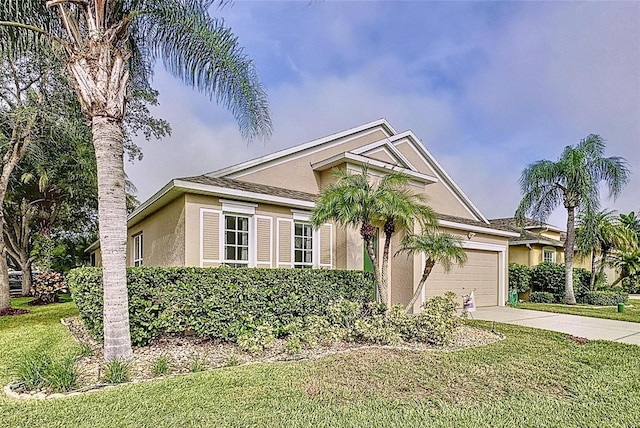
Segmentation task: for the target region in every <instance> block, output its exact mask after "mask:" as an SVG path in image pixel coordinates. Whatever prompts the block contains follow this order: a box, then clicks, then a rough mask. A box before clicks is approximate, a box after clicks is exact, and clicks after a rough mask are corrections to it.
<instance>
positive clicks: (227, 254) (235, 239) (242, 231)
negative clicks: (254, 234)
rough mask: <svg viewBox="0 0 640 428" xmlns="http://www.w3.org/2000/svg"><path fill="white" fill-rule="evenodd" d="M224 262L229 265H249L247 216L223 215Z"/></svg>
mask: <svg viewBox="0 0 640 428" xmlns="http://www.w3.org/2000/svg"><path fill="white" fill-rule="evenodd" d="M224 262H225V264H227V265H229V266H231V267H247V266H248V265H249V217H245V216H240V215H229V214H227V215H225V216H224Z"/></svg>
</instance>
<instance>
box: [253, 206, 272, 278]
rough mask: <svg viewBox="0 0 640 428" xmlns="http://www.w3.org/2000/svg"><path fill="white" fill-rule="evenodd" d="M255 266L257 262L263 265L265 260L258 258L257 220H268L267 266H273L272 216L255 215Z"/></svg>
mask: <svg viewBox="0 0 640 428" xmlns="http://www.w3.org/2000/svg"><path fill="white" fill-rule="evenodd" d="M255 218H256V266H257V265H259V264H262V265H265V264H267V262H264V261H260V260H258V220H259V219H267V220H269V267H273V217H270V216H268V215H256V216H255Z"/></svg>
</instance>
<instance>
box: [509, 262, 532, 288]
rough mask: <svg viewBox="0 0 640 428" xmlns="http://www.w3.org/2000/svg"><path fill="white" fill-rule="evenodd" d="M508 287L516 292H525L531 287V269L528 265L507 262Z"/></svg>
mask: <svg viewBox="0 0 640 428" xmlns="http://www.w3.org/2000/svg"><path fill="white" fill-rule="evenodd" d="M509 288H513V289H515V290H516V291H517V292H518V293H526V292H527V291H529V290H530V289H531V269H529V266H526V265H520V264H517V263H509Z"/></svg>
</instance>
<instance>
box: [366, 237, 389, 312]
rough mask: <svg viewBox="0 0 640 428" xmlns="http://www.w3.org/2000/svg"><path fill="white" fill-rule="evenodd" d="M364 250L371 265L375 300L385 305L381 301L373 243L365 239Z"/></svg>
mask: <svg viewBox="0 0 640 428" xmlns="http://www.w3.org/2000/svg"><path fill="white" fill-rule="evenodd" d="M365 248H366V249H367V254H369V258H370V259H371V265H372V266H373V281H374V282H375V285H376V300H377V301H378V302H380V303H385V304H386V302H384V301H383V300H382V295H383V294H382V293H383V290H382V287H381V280H380V272H379V271H378V261H377V257H376V254H375V251H373V242H372V240H371V239H365Z"/></svg>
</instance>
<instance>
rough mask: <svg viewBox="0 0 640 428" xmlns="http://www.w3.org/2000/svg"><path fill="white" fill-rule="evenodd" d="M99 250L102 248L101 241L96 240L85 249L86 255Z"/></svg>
mask: <svg viewBox="0 0 640 428" xmlns="http://www.w3.org/2000/svg"><path fill="white" fill-rule="evenodd" d="M98 248H100V239H96V240H95V241H93V242H92V243H91V245H89V246H88V247H87V248H85V250H84V252H85V253H91V252H93V251H95V250H97V249H98Z"/></svg>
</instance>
